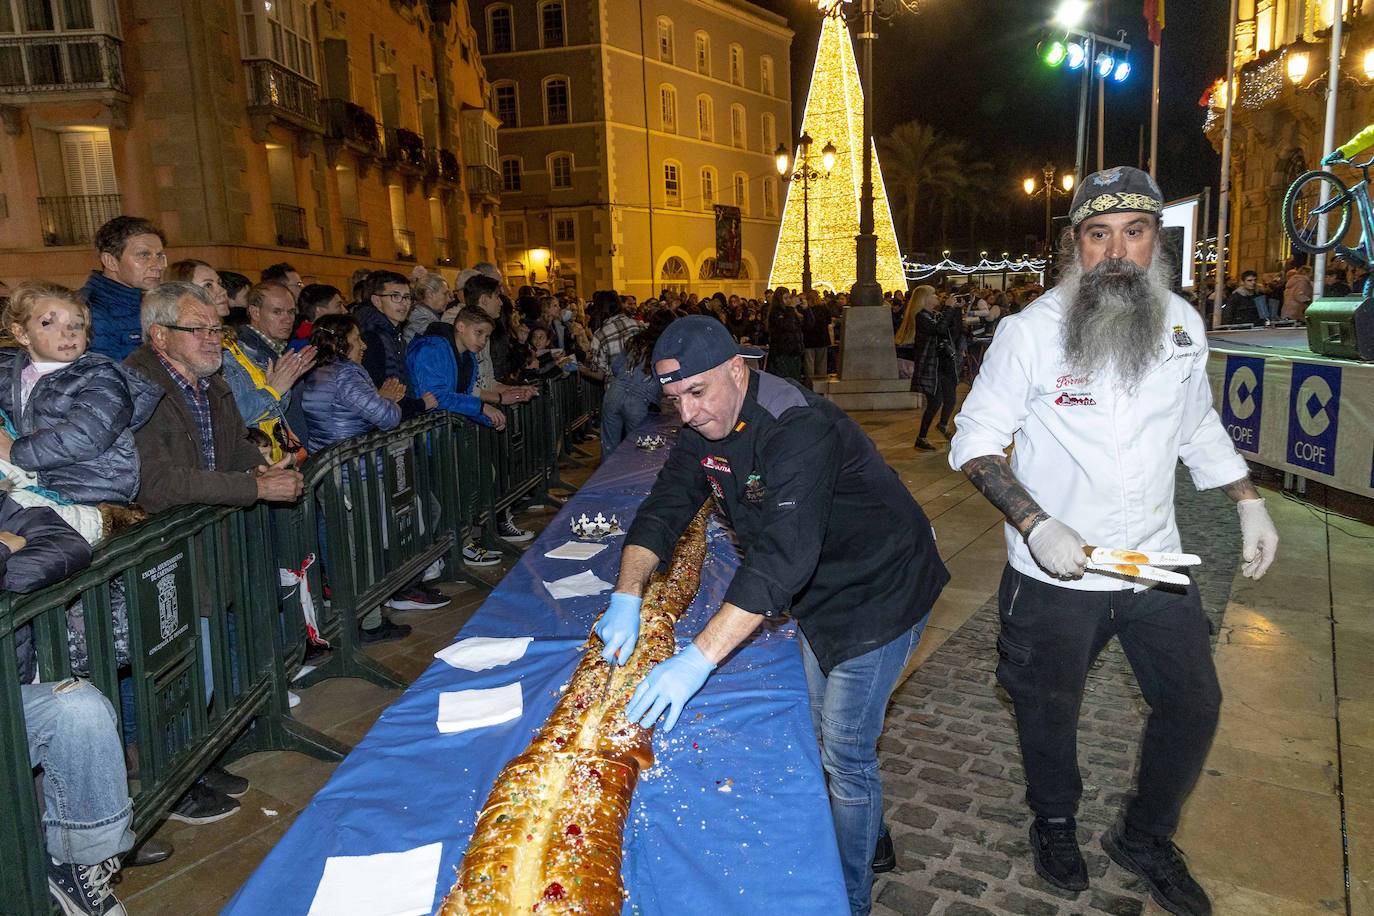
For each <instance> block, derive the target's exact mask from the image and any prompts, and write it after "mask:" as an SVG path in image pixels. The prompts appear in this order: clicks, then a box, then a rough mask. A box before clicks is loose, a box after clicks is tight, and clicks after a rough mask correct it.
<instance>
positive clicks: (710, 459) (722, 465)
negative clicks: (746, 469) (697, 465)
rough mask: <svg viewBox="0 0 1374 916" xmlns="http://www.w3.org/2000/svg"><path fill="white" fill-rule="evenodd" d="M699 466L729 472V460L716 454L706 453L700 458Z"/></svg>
mask: <svg viewBox="0 0 1374 916" xmlns="http://www.w3.org/2000/svg"><path fill="white" fill-rule="evenodd" d="M701 466H702V467H704V468H710V469H711V470H713V471H724V472H725V473H727V474H729V473H731V471H730V462H728V461H726V460H725V459H724V458H721V457H720V456H718V455H707V456H706V457H705V458H703V459H701Z"/></svg>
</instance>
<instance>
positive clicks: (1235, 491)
mask: <svg viewBox="0 0 1374 916" xmlns="http://www.w3.org/2000/svg"><path fill="white" fill-rule="evenodd" d="M1221 492H1223V493H1225V494H1226V495H1227V496H1229V497H1231V498H1232V499H1234V500H1235V501H1236V502H1240V501H1241V500H1242V499H1259V491H1258V490H1256V489H1255V485H1254V484H1253V483H1251V482H1250V475H1249V474H1246V475H1245V476H1244V477H1242V478H1241V479H1240V480H1233V481H1231V482H1230V483H1228V484H1223V485H1222V487H1221Z"/></svg>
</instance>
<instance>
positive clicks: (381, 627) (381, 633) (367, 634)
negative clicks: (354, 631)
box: [358, 617, 410, 646]
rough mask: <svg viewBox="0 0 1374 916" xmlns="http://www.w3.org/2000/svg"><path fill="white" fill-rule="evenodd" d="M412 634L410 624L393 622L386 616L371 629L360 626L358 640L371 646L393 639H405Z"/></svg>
mask: <svg viewBox="0 0 1374 916" xmlns="http://www.w3.org/2000/svg"><path fill="white" fill-rule="evenodd" d="M409 635H410V625H409V624H404V623H392V622H391V621H390V620H387V619H386V618H385V617H383V618H382V622H381V623H380V624H378V625H377V626H375V627H373V628H372V629H371V630H365V629H363V628H362V627H358V640H359V641H360V642H361V643H362V644H363V645H365V646H370V645H372V644H373V643H378V642H391V640H393V639H405V638H406V637H407V636H409Z"/></svg>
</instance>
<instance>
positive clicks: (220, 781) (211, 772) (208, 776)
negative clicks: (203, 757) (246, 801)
mask: <svg viewBox="0 0 1374 916" xmlns="http://www.w3.org/2000/svg"><path fill="white" fill-rule="evenodd" d="M200 778H201V781H202V782H204V783H205V784H206V785H207V786H209V787H210V788H211V789H213V790H215V791H216V792H222V793H224V794H225V795H228V796H229V797H230V798H242V797H243V795H244V793H245V792H247V791H248V780H246V779H244V778H243V777H242V776H235V775H234V774H233V773H230V772H229V771H228V770H225V769H223V768H221V767H210V769H208V770H206V771H205V772H204V773H202V774H201V776H200Z"/></svg>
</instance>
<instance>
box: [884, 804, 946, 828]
mask: <svg viewBox="0 0 1374 916" xmlns="http://www.w3.org/2000/svg"><path fill="white" fill-rule="evenodd" d="M939 816H940V815H939V814H937V813H936V812H934V811H932V810H930V809H929V808H923V807H921V806H920V805H899V806H898V807H897V810H896V811H894V812H892V819H893V820H895V821H897V822H898V823H902V824H906V825H907V826H908V827H915V828H916V829H917V830H925V829H927V828H928V827H931V826H933V825H934V824H935V821H936V820H937V819H938V818H939Z"/></svg>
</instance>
